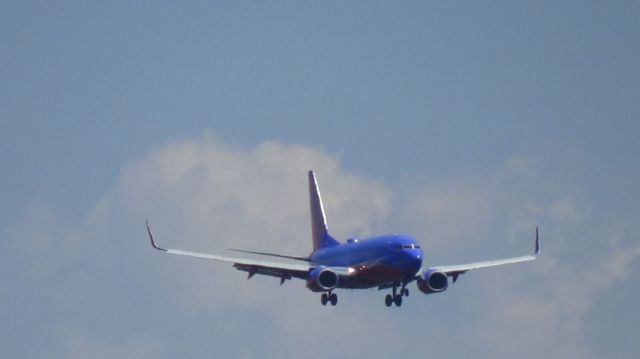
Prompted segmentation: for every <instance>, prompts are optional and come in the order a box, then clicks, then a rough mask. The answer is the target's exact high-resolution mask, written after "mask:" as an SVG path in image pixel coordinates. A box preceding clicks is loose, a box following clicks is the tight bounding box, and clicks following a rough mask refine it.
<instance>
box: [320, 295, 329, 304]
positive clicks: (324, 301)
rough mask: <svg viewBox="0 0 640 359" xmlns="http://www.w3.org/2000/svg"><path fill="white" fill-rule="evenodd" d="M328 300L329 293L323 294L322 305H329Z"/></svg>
mask: <svg viewBox="0 0 640 359" xmlns="http://www.w3.org/2000/svg"><path fill="white" fill-rule="evenodd" d="M328 300H329V298H327V293H322V295H321V296H320V303H322V305H327V301H328Z"/></svg>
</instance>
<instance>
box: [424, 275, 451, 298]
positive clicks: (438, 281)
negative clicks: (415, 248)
mask: <svg viewBox="0 0 640 359" xmlns="http://www.w3.org/2000/svg"><path fill="white" fill-rule="evenodd" d="M417 284H418V289H420V291H421V292H422V293H425V294H431V293H440V292H444V291H445V290H447V288H448V287H449V279H448V278H447V275H446V274H445V273H443V272H437V271H424V272H423V273H422V274H421V275H420V277H418V280H417Z"/></svg>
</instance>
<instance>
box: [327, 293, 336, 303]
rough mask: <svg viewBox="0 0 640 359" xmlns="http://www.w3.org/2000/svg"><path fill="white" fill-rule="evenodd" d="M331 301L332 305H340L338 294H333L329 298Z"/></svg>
mask: <svg viewBox="0 0 640 359" xmlns="http://www.w3.org/2000/svg"><path fill="white" fill-rule="evenodd" d="M329 301H331V305H336V304H338V295H337V294H336V293H332V294H331V295H330V296H329Z"/></svg>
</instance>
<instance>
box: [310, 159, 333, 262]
mask: <svg viewBox="0 0 640 359" xmlns="http://www.w3.org/2000/svg"><path fill="white" fill-rule="evenodd" d="M309 204H310V207H311V236H312V238H313V250H314V251H316V250H318V249H321V248H324V247H329V246H335V245H337V244H339V242H338V241H337V240H335V238H333V237H331V235H329V232H328V230H327V220H326V218H325V216H324V208H323V207H322V198H321V197H320V190H319V189H318V182H316V175H315V174H314V173H313V171H309Z"/></svg>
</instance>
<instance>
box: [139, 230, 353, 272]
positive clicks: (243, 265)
mask: <svg viewBox="0 0 640 359" xmlns="http://www.w3.org/2000/svg"><path fill="white" fill-rule="evenodd" d="M147 233H148V234H149V241H150V242H151V246H152V247H153V248H155V249H157V250H159V251H163V252H165V253H168V254H175V255H180V256H188V257H195V258H202V259H211V260H215V261H220V262H228V263H233V266H234V267H235V268H236V269H238V270H241V271H245V272H248V273H249V277H248V278H251V277H253V275H254V274H263V275H269V276H273V277H278V278H280V284H282V283H284V281H285V280H287V279H291V278H300V279H306V278H307V276H308V274H309V271H310V270H311V269H313V268H315V267H316V266H314V265H313V264H312V263H286V262H272V261H263V260H257V259H249V258H234V257H227V256H221V255H216V254H208V253H198V252H189V251H184V250H181V249H169V248H162V247H159V246H158V245H157V244H156V242H155V239H154V238H153V234H151V229H150V228H149V222H148V221H147ZM331 270H333V271H334V272H336V274H338V275H350V274H351V273H352V272H353V269H351V268H342V267H331Z"/></svg>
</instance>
